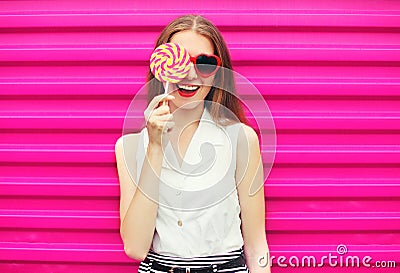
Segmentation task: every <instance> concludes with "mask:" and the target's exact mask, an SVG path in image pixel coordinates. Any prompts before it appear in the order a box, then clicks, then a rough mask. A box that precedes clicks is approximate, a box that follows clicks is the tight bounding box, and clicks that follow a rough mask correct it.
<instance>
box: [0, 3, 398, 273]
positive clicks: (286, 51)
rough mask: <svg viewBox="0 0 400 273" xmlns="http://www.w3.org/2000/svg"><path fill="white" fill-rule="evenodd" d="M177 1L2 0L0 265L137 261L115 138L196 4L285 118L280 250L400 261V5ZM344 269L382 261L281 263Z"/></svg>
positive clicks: (277, 173) (278, 177)
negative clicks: (123, 224) (150, 68)
mask: <svg viewBox="0 0 400 273" xmlns="http://www.w3.org/2000/svg"><path fill="white" fill-rule="evenodd" d="M132 2H143V4H139V3H137V4H132ZM165 2H167V1H153V3H154V7H149V6H146V5H145V3H147V1H107V2H106V1H68V2H65V1H2V2H0V194H1V199H0V272H135V271H136V268H137V266H138V262H135V261H132V260H130V259H129V258H127V257H126V256H125V254H124V251H123V245H122V243H121V239H120V237H119V232H118V227H119V217H118V216H119V215H118V208H119V185H118V180H117V173H116V166H115V159H114V143H115V140H116V139H117V138H118V136H120V135H121V132H122V125H123V120H124V116H125V112H126V110H127V108H128V106H129V103H130V101H131V100H132V98H133V96H134V94H135V92H136V91H137V90H138V88H140V87H141V86H142V84H143V82H144V77H145V74H146V71H147V65H148V63H147V60H148V56H150V54H151V48H152V45H153V43H154V40H155V38H156V36H157V34H158V33H159V32H160V30H161V29H162V26H164V25H165V24H166V23H167V22H169V21H170V20H171V19H172V18H174V17H176V16H178V15H181V14H185V13H190V12H195V13H201V14H203V15H205V16H206V17H208V18H209V19H211V20H212V21H214V23H215V24H216V25H217V26H219V27H220V29H221V31H222V32H223V35H224V36H225V38H226V40H227V42H228V45H229V47H230V49H231V54H232V58H233V62H234V66H235V68H236V70H237V71H238V72H239V73H241V74H242V75H244V76H246V77H247V78H248V79H250V80H251V81H252V82H253V83H254V84H255V85H256V86H257V88H258V89H259V90H260V91H261V92H262V93H263V94H264V95H265V98H266V100H267V103H268V105H269V107H270V109H271V112H272V114H273V116H274V119H275V124H276V129H277V143H278V146H277V154H276V160H275V166H274V168H273V170H272V172H271V174H270V176H269V178H268V180H267V182H266V185H265V192H266V205H267V208H266V209H267V220H266V227H267V236H268V240H269V244H270V249H271V254H272V255H275V256H279V255H285V256H286V257H288V258H289V257H290V256H292V255H297V257H299V258H300V259H301V257H302V256H303V255H315V256H316V257H320V256H323V255H328V254H329V253H332V254H333V255H335V254H336V255H338V254H337V252H336V247H337V246H338V245H339V244H345V245H346V246H347V248H348V251H349V252H348V254H349V255H359V257H360V258H362V257H363V256H365V255H370V256H371V257H372V258H373V260H374V261H376V260H385V261H390V260H394V261H397V262H398V263H397V267H400V264H399V262H400V234H399V233H400V232H399V231H400V209H399V208H400V168H399V167H400V130H399V129H400V53H399V51H400V47H399V46H400V35H399V33H400V2H398V1H371V0H363V1H354V0H352V1H344V0H331V1H311V0H308V1H299V2H297V1H279V0H276V1H268V3H264V2H267V1H253V3H248V2H249V1H241V2H246V3H240V4H239V3H235V4H232V3H231V2H232V1H218V4H217V3H215V2H217V1H211V0H207V1H196V2H190V1H173V2H175V3H177V4H170V5H167V4H166V3H165ZM171 2H172V1H171ZM258 113H259V114H260V115H262V111H259V112H258ZM286 263H287V262H286ZM344 270H347V271H346V272H369V271H370V269H368V268H363V267H361V268H350V269H345V268H340V267H336V268H333V267H329V266H328V265H326V266H324V267H322V268H313V269H309V268H291V267H290V266H289V267H288V268H286V269H285V268H282V267H279V266H278V265H277V264H274V267H273V272H310V271H312V272H341V271H344ZM375 272H396V270H395V269H388V270H387V271H385V270H382V269H380V270H375Z"/></svg>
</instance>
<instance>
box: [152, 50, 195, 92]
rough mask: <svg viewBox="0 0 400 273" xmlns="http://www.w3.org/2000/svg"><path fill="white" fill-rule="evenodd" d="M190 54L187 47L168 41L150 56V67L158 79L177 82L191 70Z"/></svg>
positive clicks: (166, 88)
mask: <svg viewBox="0 0 400 273" xmlns="http://www.w3.org/2000/svg"><path fill="white" fill-rule="evenodd" d="M189 64H190V56H189V53H188V52H187V50H186V49H185V48H183V47H182V46H180V45H178V44H175V43H166V44H162V45H160V46H159V47H157V48H156V49H155V50H154V52H153V54H151V57H150V69H151V72H152V73H153V74H154V76H155V77H156V78H157V80H159V81H161V82H166V87H165V94H167V93H168V84H169V83H170V82H172V83H177V82H180V81H181V80H182V79H184V78H185V77H186V75H187V74H188V73H189V70H190V66H189Z"/></svg>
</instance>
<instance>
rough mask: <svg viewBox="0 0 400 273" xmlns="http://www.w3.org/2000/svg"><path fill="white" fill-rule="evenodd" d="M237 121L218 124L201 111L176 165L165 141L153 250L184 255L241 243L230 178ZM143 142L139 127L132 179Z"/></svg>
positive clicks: (218, 250) (140, 159)
mask: <svg viewBox="0 0 400 273" xmlns="http://www.w3.org/2000/svg"><path fill="white" fill-rule="evenodd" d="M240 125H241V124H240V123H236V124H233V125H229V126H225V127H222V126H219V125H217V124H216V123H215V122H214V121H213V120H212V117H211V115H210V113H209V112H208V110H207V109H205V110H204V111H203V115H202V117H201V120H200V122H199V126H198V128H197V130H196V132H195V133H194V135H193V137H192V140H191V141H190V143H189V146H188V148H187V151H186V154H185V157H184V159H183V163H182V165H181V166H179V163H178V160H177V158H176V155H175V152H174V150H173V148H172V146H171V144H170V143H168V144H167V146H166V147H165V150H164V159H163V163H162V170H161V175H160V190H159V206H158V214H157V218H156V227H155V229H156V231H155V234H154V237H153V242H152V250H153V251H155V252H157V253H159V254H164V255H169V256H177V257H184V258H190V257H198V256H207V255H215V254H224V253H227V252H229V251H233V250H237V249H239V248H240V247H242V246H243V238H242V233H241V229H240V225H241V220H240V206H239V199H238V194H237V190H236V180H235V170H236V145H237V136H238V131H239V128H240ZM148 142H149V140H148V134H147V129H146V128H144V129H143V130H142V131H141V133H140V140H139V144H138V151H137V156H136V160H137V181H139V176H140V172H141V169H142V165H143V162H144V157H145V154H146V152H145V151H146V149H147V145H148Z"/></svg>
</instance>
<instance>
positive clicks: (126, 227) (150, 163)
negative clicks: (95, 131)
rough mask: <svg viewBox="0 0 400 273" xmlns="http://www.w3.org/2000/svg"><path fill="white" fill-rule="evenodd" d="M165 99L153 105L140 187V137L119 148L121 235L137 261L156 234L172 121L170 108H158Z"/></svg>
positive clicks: (122, 139)
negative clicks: (163, 142)
mask: <svg viewBox="0 0 400 273" xmlns="http://www.w3.org/2000/svg"><path fill="white" fill-rule="evenodd" d="M162 97H163V98H164V99H165V96H157V97H155V98H154V99H153V101H152V102H151V103H150V104H149V107H150V110H151V111H150V112H151V113H148V122H147V129H148V134H149V144H148V146H147V150H146V156H145V160H144V162H143V166H142V171H141V173H140V177H139V181H138V183H137V184H136V183H135V179H136V157H135V155H136V149H137V144H138V139H139V136H138V135H133V136H123V137H120V138H119V139H118V140H117V142H116V144H115V154H116V159H117V169H118V176H119V180H120V189H121V199H120V220H121V226H120V234H121V237H122V240H123V242H124V249H125V252H126V254H127V255H128V256H129V257H131V258H133V259H137V260H143V259H144V258H145V257H146V255H147V253H148V251H149V249H150V246H151V243H152V240H153V236H154V231H155V222H156V217H157V211H158V202H157V201H158V190H159V176H160V173H161V167H162V160H163V154H162V146H161V136H162V134H163V130H164V126H165V125H166V123H168V120H169V119H170V113H169V107H168V106H167V105H163V106H160V107H157V105H159V102H160V101H161V99H162ZM172 98H173V97H172ZM154 109H155V110H154ZM153 110H154V111H153ZM137 189H139V190H137Z"/></svg>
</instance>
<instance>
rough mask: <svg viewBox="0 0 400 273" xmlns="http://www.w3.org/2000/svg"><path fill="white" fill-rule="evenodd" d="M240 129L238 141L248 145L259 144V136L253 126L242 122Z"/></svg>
mask: <svg viewBox="0 0 400 273" xmlns="http://www.w3.org/2000/svg"><path fill="white" fill-rule="evenodd" d="M240 125H241V127H240V130H239V135H238V143H239V144H243V143H247V144H248V146H253V145H256V144H257V145H258V144H259V143H258V136H257V133H256V131H254V129H253V128H251V127H250V126H248V125H246V124H244V123H241V124H240Z"/></svg>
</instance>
